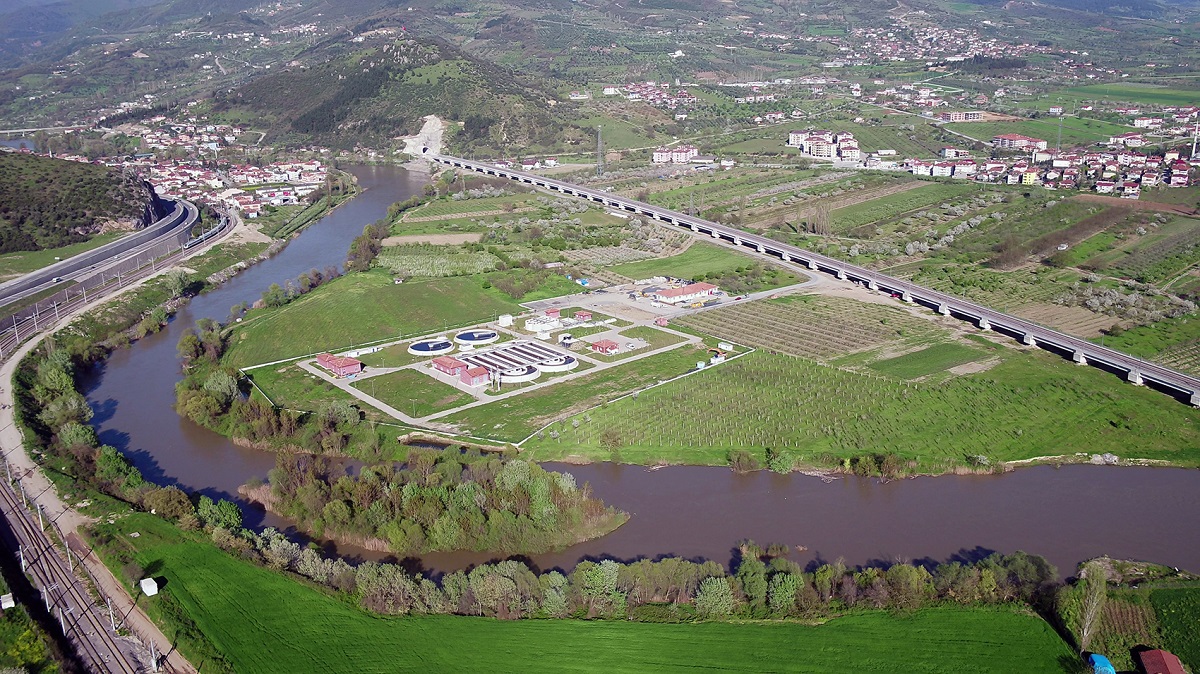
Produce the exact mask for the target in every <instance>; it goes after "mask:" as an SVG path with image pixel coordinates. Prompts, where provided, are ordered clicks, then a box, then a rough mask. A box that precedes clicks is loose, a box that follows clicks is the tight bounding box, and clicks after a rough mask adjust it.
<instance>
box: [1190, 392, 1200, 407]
mask: <svg viewBox="0 0 1200 674" xmlns="http://www.w3.org/2000/svg"><path fill="white" fill-rule="evenodd" d="M1188 404H1189V405H1191V406H1192V407H1200V391H1192V395H1191V396H1190V397H1189V398H1188Z"/></svg>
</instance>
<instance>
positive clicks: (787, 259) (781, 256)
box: [779, 253, 792, 262]
mask: <svg viewBox="0 0 1200 674" xmlns="http://www.w3.org/2000/svg"><path fill="white" fill-rule="evenodd" d="M779 259H780V260H783V261H784V262H791V261H792V256H791V255H788V254H787V253H780V254H779Z"/></svg>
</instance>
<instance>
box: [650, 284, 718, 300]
mask: <svg viewBox="0 0 1200 674" xmlns="http://www.w3.org/2000/svg"><path fill="white" fill-rule="evenodd" d="M715 294H717V286H715V285H713V284H711V283H689V284H687V285H685V286H681V287H679V288H666V289H663V290H656V291H654V292H653V293H651V294H650V298H651V299H654V300H657V301H659V302H665V303H667V304H681V303H683V302H693V301H695V300H699V299H703V298H705V297H711V296H713V295H715Z"/></svg>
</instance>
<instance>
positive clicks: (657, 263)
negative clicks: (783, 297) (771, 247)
mask: <svg viewBox="0 0 1200 674" xmlns="http://www.w3.org/2000/svg"><path fill="white" fill-rule="evenodd" d="M755 262H758V261H757V260H755V259H753V258H750V257H748V256H746V255H742V254H741V253H738V252H736V251H733V250H730V249H729V248H726V247H724V246H717V245H714V244H711V243H694V244H692V245H691V246H690V247H689V248H688V249H687V250H685V251H684V252H682V253H680V254H678V255H672V256H670V257H661V258H654V259H650V260H639V261H638V262H629V263H627V264H619V265H617V266H615V267H612V270H613V271H614V272H616V273H618V274H620V275H622V276H625V277H628V278H631V279H634V280H635V281H636V280H640V279H647V278H651V277H654V276H673V277H676V278H685V279H696V278H702V277H705V276H709V277H712V276H722V275H729V274H735V273H736V272H737V270H739V269H744V268H746V267H749V266H750V265H752V264H754V263H755ZM801 280H802V279H801V278H800V277H799V276H798V275H796V274H792V273H790V272H788V273H779V274H776V276H775V278H774V280H773V281H767V282H766V283H765V284H764V288H780V287H783V286H787V285H792V284H794V283H799V282H800V281H801Z"/></svg>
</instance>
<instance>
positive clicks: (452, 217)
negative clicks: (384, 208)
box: [400, 206, 539, 222]
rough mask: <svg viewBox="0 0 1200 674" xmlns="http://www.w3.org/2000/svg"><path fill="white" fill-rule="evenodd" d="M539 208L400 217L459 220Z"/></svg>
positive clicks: (410, 219) (414, 220) (411, 219)
mask: <svg viewBox="0 0 1200 674" xmlns="http://www.w3.org/2000/svg"><path fill="white" fill-rule="evenodd" d="M536 210H539V209H537V208H536V207H533V206H526V207H525V208H514V209H513V210H511V211H506V210H504V209H500V208H494V209H492V210H490V211H467V212H465V213H447V214H446V215H418V216H414V217H403V218H400V222H437V221H438V220H458V219H461V218H486V217H491V216H493V215H511V214H513V213H529V212H531V211H536Z"/></svg>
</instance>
